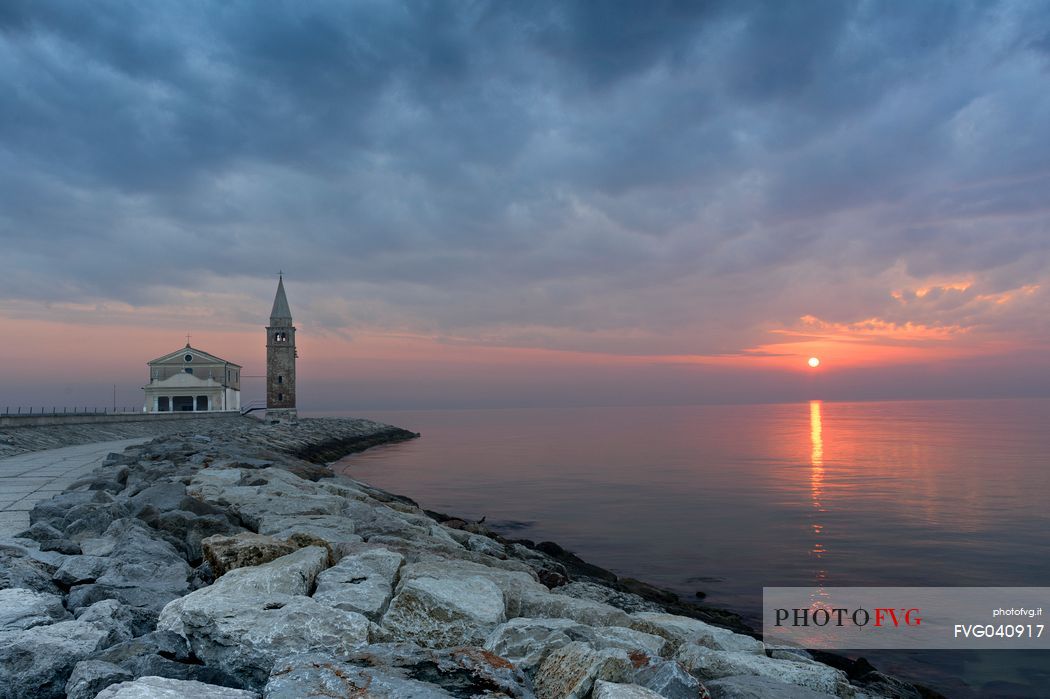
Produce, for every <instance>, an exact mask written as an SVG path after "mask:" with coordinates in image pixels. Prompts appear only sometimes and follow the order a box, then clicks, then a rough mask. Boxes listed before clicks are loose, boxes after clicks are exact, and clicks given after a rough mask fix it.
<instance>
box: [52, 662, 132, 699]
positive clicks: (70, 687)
mask: <svg viewBox="0 0 1050 699" xmlns="http://www.w3.org/2000/svg"><path fill="white" fill-rule="evenodd" d="M133 679H135V677H134V675H132V674H131V673H130V672H128V671H127V670H125V669H124V668H122V667H119V666H117V665H114V664H113V663H107V662H104V661H101V660H81V661H80V662H79V663H77V664H76V666H75V667H74V668H73V674H71V675H70V676H69V681H67V682H66V699H95V696H96V695H98V693H99V692H101V691H102V690H103V689H105V688H106V687H108V686H110V685H111V684H116V683H118V682H124V681H126V680H133Z"/></svg>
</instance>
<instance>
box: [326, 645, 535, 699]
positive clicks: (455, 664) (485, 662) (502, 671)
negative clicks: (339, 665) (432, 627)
mask: <svg viewBox="0 0 1050 699" xmlns="http://www.w3.org/2000/svg"><path fill="white" fill-rule="evenodd" d="M341 660H343V661H345V662H348V663H350V664H352V665H359V666H368V667H372V668H375V669H377V670H380V671H383V672H393V673H394V674H398V675H399V676H407V677H411V678H413V679H416V680H420V681H422V682H427V683H429V684H432V685H434V686H437V687H440V688H441V689H443V690H445V691H447V692H449V693H450V694H452V695H454V696H457V697H461V696H476V697H482V696H495V697H522V698H523V699H525V698H531V697H533V696H534V695H533V693H532V690H531V688H530V685H529V682H528V679H527V678H526V676H525V674H524V673H523V672H522V671H521V669H520V668H517V667H515V666H514V664H513V663H511V662H509V661H508V660H507V659H506V658H501V657H499V656H498V655H495V654H494V653H489V652H488V651H485V650H484V649H482V648H475V647H472V646H462V647H459V648H446V649H438V650H434V649H428V648H420V647H419V646H417V645H415V644H413V643H374V644H372V645H369V646H365V647H363V648H361V649H359V650H357V651H354V652H353V653H350V654H349V655H347V656H344V657H342V658H341Z"/></svg>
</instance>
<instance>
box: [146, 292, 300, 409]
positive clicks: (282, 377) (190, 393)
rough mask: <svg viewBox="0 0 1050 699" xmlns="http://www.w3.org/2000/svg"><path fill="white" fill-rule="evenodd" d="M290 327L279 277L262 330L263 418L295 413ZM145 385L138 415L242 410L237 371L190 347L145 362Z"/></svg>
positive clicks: (238, 367) (228, 363)
mask: <svg viewBox="0 0 1050 699" xmlns="http://www.w3.org/2000/svg"><path fill="white" fill-rule="evenodd" d="M298 356H299V354H298V351H297V350H296V348H295V326H294V325H293V324H292V311H291V309H290V308H289V307H288V297H287V296H286V295H285V292H284V275H281V277H280V278H279V279H278V282H277V294H276V295H275V296H274V299H273V308H272V309H271V311H270V324H269V325H268V326H266V412H267V415H270V414H276V416H278V417H280V416H294V415H295V413H296V408H295V360H296V358H297V357H298ZM147 366H148V367H149V384H148V385H146V386H144V387H143V390H144V391H145V392H146V401H145V405H144V406H143V411H144V412H147V413H167V412H232V411H240V409H241V369H242V368H243V367H242V366H241V365H240V364H236V363H234V362H231V361H229V360H227V359H222V358H220V357H216V356H215V355H214V354H210V353H208V352H205V351H204V350H201V349H197V348H196V347H192V346H190V343H189V342H188V341H187V342H186V346H185V347H181V348H179V349H177V350H175V351H174V352H169V353H168V354H165V355H164V356H162V357H157V358H156V359H154V360H152V361H149V362H147Z"/></svg>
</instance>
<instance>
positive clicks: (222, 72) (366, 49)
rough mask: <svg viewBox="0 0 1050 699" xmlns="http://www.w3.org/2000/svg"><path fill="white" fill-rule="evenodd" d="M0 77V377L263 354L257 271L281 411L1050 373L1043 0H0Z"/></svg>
mask: <svg viewBox="0 0 1050 699" xmlns="http://www.w3.org/2000/svg"><path fill="white" fill-rule="evenodd" d="M0 81H2V84H3V86H4V87H3V91H2V94H0V246H2V250H3V256H2V264H3V273H2V274H0V323H3V327H4V336H5V342H4V349H5V350H6V352H5V353H6V355H7V356H6V361H4V362H2V363H0V410H2V409H3V406H6V405H12V406H16V405H47V406H49V407H50V406H52V405H70V406H71V405H78V404H79V405H106V404H109V403H111V402H112V399H113V397H112V394H113V391H114V387H115V389H116V392H117V395H118V403H119V404H121V405H133V404H141V400H142V392H141V386H142V384H143V383H145V381H146V380H147V376H148V374H147V370H146V362H147V361H148V360H149V359H152V358H154V357H157V356H160V355H162V354H165V353H167V352H169V351H173V350H175V349H177V348H178V347H180V346H182V345H183V344H185V342H186V335H187V334H189V336H190V341H191V343H192V344H193V345H194V346H196V347H200V348H201V349H204V350H206V351H209V352H211V353H213V354H218V355H220V356H222V357H224V358H226V359H229V360H231V361H234V362H237V363H239V364H242V365H244V367H245V370H244V373H245V374H246V375H247V376H249V377H251V376H255V375H258V374H261V373H263V369H264V358H265V349H264V341H265V337H264V331H263V326H264V325H265V323H266V320H267V315H268V313H269V309H270V304H271V303H272V299H273V293H274V290H275V288H276V281H277V273H278V272H279V271H283V272H284V274H285V283H286V286H287V290H288V297H289V302H290V304H291V308H292V311H293V314H294V316H295V321H296V325H297V327H298V328H299V334H298V341H299V343H300V355H301V358H300V362H299V382H300V386H299V402H300V407H301V408H303V409H305V410H341V409H345V410H366V409H369V408H374V409H379V408H382V409H391V408H441V407H453V408H457V407H513V406H519V405H520V406H538V407H542V406H550V405H632V404H662V403H673V404H677V403H711V402H715V403H717V402H751V401H781V400H805V399H810V398H825V399H835V400H869V399H897V398H899V399H910V398H959V397H1009V396H1047V395H1050V371H1048V369H1050V358H1048V353H1047V348H1048V340H1050V321H1048V318H1047V308H1048V301H1050V199H1048V196H1047V193H1048V192H1050V3H1048V2H1046V1H1045V0H1042V1H1038V2H1025V1H1023V0H1018V1H1012V2H992V1H982V2H972V3H971V2H964V1H960V0H950V1H943V2H942V1H938V0H924V1H923V2H912V1H910V0H882V1H879V2H866V1H863V0H856V1H852V2H842V1H840V0H826V1H824V0H806V1H804V2H803V1H801V0H800V1H798V2H782V1H780V0H775V1H770V2H737V1H732V2H729V1H726V2H720V1H709V2H700V1H690V2H660V1H654V0H647V1H645V2H613V1H609V2H600V3H599V2H586V1H582V0H581V1H579V2H570V1H563V2H539V1H538V2H528V3H513V2H452V1H449V2H425V1H419V2H392V1H388V0H383V1H381V2H380V1H376V2H371V1H358V2H343V1H339V2H320V1H317V2H313V1H311V2H267V3H258V2H247V1H243V2H238V1H236V0H234V1H231V2H222V3H214V2H192V1H191V2H184V3H171V2H151V1H149V0H143V1H136V2H107V1H100V2H93V3H71V2H50V1H48V0H6V1H5V2H3V3H0ZM810 356H818V357H820V359H821V360H822V364H821V366H820V367H818V368H817V369H815V370H814V369H810V368H809V367H808V366H807V365H806V359H807V358H809V357H810ZM261 392H262V383H261V380H259V379H253V378H248V379H246V381H245V396H244V399H245V401H247V400H250V399H252V398H254V397H259V396H260V395H261Z"/></svg>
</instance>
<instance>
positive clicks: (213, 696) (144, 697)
mask: <svg viewBox="0 0 1050 699" xmlns="http://www.w3.org/2000/svg"><path fill="white" fill-rule="evenodd" d="M191 697H192V699H259V695H258V694H257V693H255V692H249V691H247V690H244V689H233V688H231V687H220V686H219V685H216V684H204V683H203V682H195V681H193V680H172V679H168V678H167V677H140V678H138V679H137V680H135V681H134V682H121V683H119V684H112V685H110V686H108V687H106V688H105V689H103V690H102V691H101V692H99V693H98V695H97V696H96V697H95V699H190V698H191Z"/></svg>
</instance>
